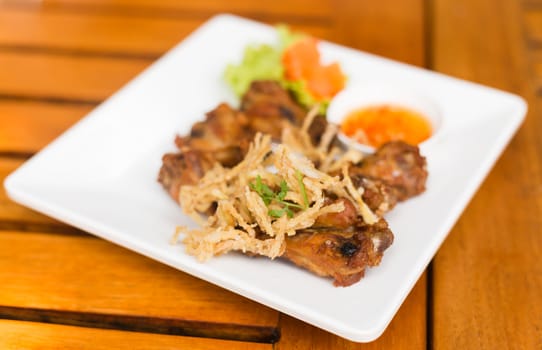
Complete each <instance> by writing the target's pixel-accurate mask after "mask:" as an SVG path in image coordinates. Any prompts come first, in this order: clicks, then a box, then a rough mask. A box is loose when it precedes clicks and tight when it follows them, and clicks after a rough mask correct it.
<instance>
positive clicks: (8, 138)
mask: <svg viewBox="0 0 542 350" xmlns="http://www.w3.org/2000/svg"><path fill="white" fill-rule="evenodd" d="M92 108H93V107H92V106H84V105H83V106H81V105H70V104H53V103H43V102H35V101H23V102H21V101H6V100H4V101H1V100H0V116H2V117H1V118H2V119H1V120H2V122H1V127H0V154H8V155H9V154H14V153H18V154H32V153H35V152H37V151H38V150H40V149H41V148H43V147H44V146H45V145H47V144H48V143H49V142H51V141H52V140H53V139H54V138H56V137H57V136H59V135H60V134H61V133H62V132H64V131H65V130H66V129H68V128H69V127H70V126H71V125H73V124H74V123H75V122H77V121H78V120H79V119H81V118H82V117H83V116H84V115H86V114H87V113H88V112H90V111H91V110H92ZM0 166H1V163H0ZM8 168H9V166H8Z"/></svg>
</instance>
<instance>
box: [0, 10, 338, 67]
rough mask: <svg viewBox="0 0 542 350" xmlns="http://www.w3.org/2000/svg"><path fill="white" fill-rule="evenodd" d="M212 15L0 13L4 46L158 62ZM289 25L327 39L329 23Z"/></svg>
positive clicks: (0, 34)
mask: <svg viewBox="0 0 542 350" xmlns="http://www.w3.org/2000/svg"><path fill="white" fill-rule="evenodd" d="M196 3H197V2H196ZM214 14H215V13H214V12H211V13H209V15H206V16H199V17H195V18H194V17H186V18H180V19H179V18H175V17H173V18H172V17H167V16H161V17H150V18H148V17H140V16H126V15H123V14H102V13H98V14H96V13H92V12H91V13H87V12H75V13H73V12H58V11H46V10H43V9H41V8H40V9H39V10H28V9H21V8H4V9H2V10H1V11H0V47H11V48H17V49H21V48H40V49H42V50H43V49H47V50H51V49H56V50H64V51H68V52H70V53H104V54H109V55H121V56H127V55H133V56H136V57H145V58H157V57H158V56H160V55H161V54H162V53H164V52H165V51H166V50H168V49H169V48H171V47H173V46H174V45H175V44H177V43H178V42H180V41H181V40H182V39H183V38H184V37H185V36H187V35H188V34H190V33H191V32H192V31H193V30H195V29H196V28H197V27H198V26H200V25H201V24H203V22H204V21H206V20H207V19H209V18H210V17H211V16H212V15H214ZM252 18H254V17H252ZM255 19H258V18H255ZM266 22H270V24H274V23H275V21H266ZM291 24H292V27H293V28H295V29H298V30H301V31H304V32H306V33H309V34H311V35H314V36H317V37H322V38H329V30H328V27H327V26H326V24H325V23H324V24H320V23H314V24H312V23H308V24H304V23H301V24H299V23H295V21H294V22H293V23H291Z"/></svg>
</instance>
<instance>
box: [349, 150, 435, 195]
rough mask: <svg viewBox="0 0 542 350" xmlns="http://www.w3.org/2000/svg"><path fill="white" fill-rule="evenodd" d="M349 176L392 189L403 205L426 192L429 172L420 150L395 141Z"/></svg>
mask: <svg viewBox="0 0 542 350" xmlns="http://www.w3.org/2000/svg"><path fill="white" fill-rule="evenodd" d="M350 176H351V177H352V178H354V177H356V176H362V178H365V179H371V180H378V181H380V182H382V183H384V184H385V185H388V186H389V188H390V189H391V190H392V192H393V195H395V197H396V198H397V200H398V201H404V200H406V199H408V198H411V197H413V196H415V195H418V194H420V193H422V192H423V191H425V181H426V180H427V169H426V162H425V158H424V157H423V156H422V155H421V154H420V150H419V148H418V147H416V146H411V145H409V144H407V143H404V142H401V141H394V142H389V143H387V144H385V145H383V146H382V147H380V148H379V149H378V150H377V151H376V153H375V154H373V155H371V156H368V157H366V158H365V159H364V160H363V161H362V162H361V163H360V164H359V165H357V166H353V167H351V168H350Z"/></svg>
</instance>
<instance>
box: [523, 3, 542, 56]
mask: <svg viewBox="0 0 542 350" xmlns="http://www.w3.org/2000/svg"><path fill="white" fill-rule="evenodd" d="M522 22H523V23H524V26H525V34H526V36H527V39H528V43H529V44H530V45H534V46H537V47H542V8H540V9H536V10H528V11H524V12H523V21H522Z"/></svg>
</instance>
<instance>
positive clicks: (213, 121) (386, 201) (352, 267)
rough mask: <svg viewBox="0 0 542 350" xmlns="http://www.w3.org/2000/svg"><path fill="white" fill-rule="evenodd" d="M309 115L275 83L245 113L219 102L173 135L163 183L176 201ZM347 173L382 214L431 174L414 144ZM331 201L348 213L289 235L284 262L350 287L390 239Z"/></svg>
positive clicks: (264, 85) (254, 94)
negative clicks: (261, 138) (256, 141)
mask: <svg viewBox="0 0 542 350" xmlns="http://www.w3.org/2000/svg"><path fill="white" fill-rule="evenodd" d="M306 113H307V111H306V110H304V109H303V108H302V107H301V106H299V105H298V104H297V103H296V102H295V101H294V100H293V99H292V98H291V96H290V95H289V93H288V92H287V91H286V90H285V89H283V88H282V87H281V86H280V85H279V84H278V83H276V82H271V81H258V82H254V83H252V85H251V87H250V89H249V91H248V92H247V93H246V94H245V96H244V97H243V99H242V105H241V110H240V111H238V110H235V109H233V108H231V107H230V106H228V105H227V104H221V105H219V106H218V107H217V108H216V109H214V110H213V111H211V112H209V113H207V115H206V119H205V121H202V122H199V123H196V124H194V126H193V127H192V129H191V131H190V134H189V135H187V136H184V137H180V136H178V137H177V138H176V140H175V143H176V145H177V147H178V148H179V152H178V153H176V154H166V155H164V156H163V165H162V168H161V169H160V173H159V176H158V181H159V182H160V183H161V184H162V185H163V186H164V188H165V189H166V190H167V191H168V192H169V193H170V195H171V196H172V197H173V198H174V199H175V200H176V201H178V200H179V191H180V187H181V186H182V185H192V184H195V183H196V182H197V181H198V180H199V179H200V178H201V177H203V175H204V174H205V173H206V172H207V171H208V170H209V169H211V168H212V167H213V165H214V163H215V162H218V163H220V164H222V165H223V166H225V167H233V166H235V165H236V164H238V163H239V162H241V161H242V159H243V158H244V156H245V154H246V152H247V149H248V145H249V144H250V141H251V140H252V139H253V136H254V134H255V133H256V132H262V133H268V134H271V135H272V137H273V138H274V139H276V140H278V139H280V137H281V133H282V129H283V127H284V125H287V124H288V123H290V124H293V125H295V126H298V127H299V126H301V125H302V123H303V120H304V118H305V116H306ZM326 125H327V121H326V119H325V118H324V117H322V116H318V117H316V118H315V119H314V121H313V122H312V124H311V125H310V128H309V134H310V137H311V139H312V142H313V143H314V144H315V145H317V144H318V143H319V140H320V138H321V136H322V134H323V133H324V130H325V129H326ZM349 176H350V178H351V179H352V182H353V184H354V186H355V187H356V188H363V194H362V198H363V201H364V202H365V203H366V204H367V206H368V207H369V208H370V209H371V210H372V211H373V212H374V213H376V214H377V215H378V216H381V215H383V214H384V213H386V212H387V211H389V210H391V209H392V208H393V207H394V206H395V204H396V203H397V202H398V201H403V200H406V199H408V198H410V197H412V196H414V195H417V194H419V193H421V192H423V191H424V190H425V181H426V178H427V170H426V163H425V158H424V157H422V156H421V155H420V153H419V150H418V148H417V147H415V146H410V145H407V144H405V143H403V142H390V143H388V144H386V145H384V146H382V147H381V148H380V149H378V150H377V152H376V153H375V154H373V155H370V156H367V157H366V158H364V159H363V160H362V161H361V162H360V163H359V164H354V165H352V166H351V167H350V168H349ZM327 201H328V203H327V204H331V203H334V202H342V203H343V204H344V207H345V210H344V211H343V212H341V213H332V214H331V213H330V214H325V215H321V216H320V217H318V218H317V220H316V223H315V224H314V226H313V227H312V228H311V229H305V230H301V231H299V232H297V233H296V234H295V235H294V236H289V237H287V238H286V250H285V253H284V255H283V257H284V258H285V259H288V260H290V261H292V262H293V263H294V264H296V265H299V266H301V267H304V268H306V269H308V270H310V271H312V272H314V273H316V274H318V275H320V276H331V277H332V278H333V279H334V283H335V285H337V286H348V285H351V284H353V283H355V282H357V281H359V280H360V279H361V278H362V277H363V275H364V273H365V269H366V268H367V267H370V266H375V265H378V264H379V263H380V260H381V258H382V255H383V252H384V251H385V250H386V249H387V248H388V247H389V246H390V245H391V244H392V242H393V234H392V232H391V231H390V230H389V228H388V225H387V223H386V221H385V220H384V219H381V220H380V221H378V222H377V223H376V224H373V225H367V224H366V223H364V222H363V219H362V218H361V217H360V216H358V215H357V210H356V208H355V206H354V204H353V203H352V202H350V200H348V199H345V198H336V197H331V196H330V197H329V199H328V200H327ZM213 210H214V209H213Z"/></svg>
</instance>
